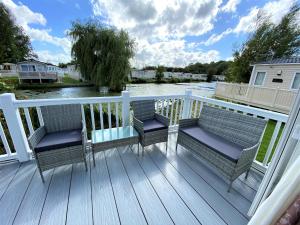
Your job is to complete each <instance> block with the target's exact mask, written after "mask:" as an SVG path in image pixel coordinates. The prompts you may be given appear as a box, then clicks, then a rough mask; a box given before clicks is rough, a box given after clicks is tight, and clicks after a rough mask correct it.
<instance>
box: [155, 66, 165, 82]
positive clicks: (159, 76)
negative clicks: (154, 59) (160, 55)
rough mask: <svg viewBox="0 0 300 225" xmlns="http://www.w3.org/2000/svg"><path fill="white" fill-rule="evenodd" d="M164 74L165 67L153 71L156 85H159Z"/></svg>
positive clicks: (158, 67)
mask: <svg viewBox="0 0 300 225" xmlns="http://www.w3.org/2000/svg"><path fill="white" fill-rule="evenodd" d="M164 72H165V67H163V66H157V68H156V71H155V79H156V83H161V81H162V79H163V78H164Z"/></svg>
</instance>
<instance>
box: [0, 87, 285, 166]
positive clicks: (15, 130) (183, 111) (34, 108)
mask: <svg viewBox="0 0 300 225" xmlns="http://www.w3.org/2000/svg"><path fill="white" fill-rule="evenodd" d="M147 99H154V100H155V101H156V104H155V106H156V112H157V113H160V114H162V115H164V116H167V117H168V118H170V132H176V131H177V127H178V121H179V119H181V118H195V117H199V116H200V115H201V110H202V107H203V105H205V104H208V105H212V106H215V107H221V108H225V109H227V110H233V111H236V112H238V113H243V114H248V115H250V116H254V117H262V118H264V119H266V120H273V121H275V122H276V126H275V129H274V131H273V134H272V137H271V140H270V142H269V145H268V147H267V151H266V154H265V157H264V160H263V162H258V161H256V160H255V161H254V163H253V167H255V168H256V169H258V170H260V171H261V172H264V171H265V170H266V168H267V166H268V162H269V161H270V157H271V155H272V150H273V148H274V145H275V142H276V138H277V137H278V135H279V133H280V132H279V131H280V127H281V126H282V124H284V123H286V122H287V119H288V116H287V115H285V114H281V113H277V112H272V111H268V110H263V109H258V108H254V107H249V106H244V105H239V104H234V103H229V102H225V101H221V100H217V99H212V98H206V97H202V96H195V95H193V94H192V91H191V90H187V91H186V93H185V94H184V95H165V96H130V95H129V92H128V91H123V92H122V95H121V96H114V97H89V98H63V99H35V100H17V99H15V96H14V94H10V93H6V94H2V95H1V96H0V110H1V111H2V112H3V115H4V119H2V120H1V121H0V136H1V140H2V143H3V152H2V153H0V154H1V155H0V161H6V160H14V159H15V160H19V161H20V162H24V161H28V160H30V159H31V150H30V149H29V146H28V143H27V137H26V136H28V135H30V134H32V133H33V132H34V130H35V129H37V128H38V127H36V126H39V125H40V126H41V125H43V118H42V115H41V113H40V107H41V106H46V105H63V104H81V106H82V107H81V109H82V110H81V111H82V115H83V118H84V122H85V124H86V126H87V127H89V128H90V129H92V130H95V129H104V128H105V126H107V127H108V128H112V127H119V126H126V125H128V124H130V122H131V112H130V102H131V101H137V100H147ZM87 108H88V110H89V113H88V114H89V115H87ZM21 112H22V114H21ZM30 112H31V113H30ZM95 112H97V114H98V115H97V114H96V113H95ZM34 113H35V114H36V115H37V117H38V125H34V121H33V115H32V114H34ZM104 114H105V115H106V116H107V118H104ZM87 117H88V118H89V119H88V120H87V119H86V118H87ZM105 119H107V120H108V121H107V122H108V123H107V124H106V123H105ZM3 127H8V130H9V132H5V129H4V128H3ZM25 131H26V132H25ZM262 137H263V136H262ZM9 140H12V143H10V141H9ZM0 147H1V146H0Z"/></svg>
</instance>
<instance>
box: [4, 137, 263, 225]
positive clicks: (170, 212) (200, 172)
mask: <svg viewBox="0 0 300 225" xmlns="http://www.w3.org/2000/svg"><path fill="white" fill-rule="evenodd" d="M175 140H176V136H175V134H172V135H170V136H169V148H168V154H167V155H165V152H164V149H165V147H164V146H165V144H164V143H162V144H157V145H153V146H150V147H148V148H146V154H145V156H144V157H142V156H139V157H138V156H137V154H136V153H135V152H132V151H131V150H130V149H129V148H128V147H124V148H118V149H112V150H108V151H105V152H100V153H97V154H96V167H93V166H92V165H91V164H89V170H88V172H86V171H85V168H84V165H83V164H75V165H73V166H71V165H70V166H63V167H59V168H56V169H54V170H50V171H48V172H45V180H46V182H45V184H43V183H42V181H41V179H40V176H39V174H38V171H37V169H36V165H35V163H34V161H31V162H28V163H22V164H20V163H10V164H5V165H1V166H0V210H1V213H0V221H1V222H0V223H1V225H8V224H18V225H37V224H41V225H50V224H51V225H62V224H66V225H92V224H95V225H98V224H104V225H110V224H128V225H133V224H138V225H142V224H151V225H160V224H161V225H168V224H182V225H186V224H189V225H192V224H202V225H224V224H230V225H243V224H247V222H248V217H247V215H246V213H247V211H248V209H249V207H250V204H251V201H252V200H253V198H254V195H255V193H256V190H257V187H258V185H259V183H260V181H261V178H262V177H261V175H258V174H257V173H255V172H254V171H251V172H250V175H249V177H248V179H247V180H245V179H244V176H241V177H240V178H239V179H238V180H236V181H235V182H234V184H233V190H232V191H231V192H230V193H227V185H228V184H227V183H226V182H225V181H223V179H221V178H220V177H219V176H218V175H217V174H216V173H214V172H213V171H212V170H211V169H210V168H208V167H207V165H205V163H204V162H201V161H200V160H199V159H197V158H196V157H195V156H193V155H192V154H191V153H190V152H188V151H187V150H185V149H184V148H182V147H179V151H178V155H176V154H175V153H174V149H175ZM136 149H137V148H136V146H135V147H134V151H136ZM160 149H161V150H160Z"/></svg>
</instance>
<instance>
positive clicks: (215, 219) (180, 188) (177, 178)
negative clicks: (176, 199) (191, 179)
mask: <svg viewBox="0 0 300 225" xmlns="http://www.w3.org/2000/svg"><path fill="white" fill-rule="evenodd" d="M153 151H156V150H153ZM153 151H150V152H149V153H147V156H146V157H148V154H149V155H150V157H151V159H152V160H153V161H154V162H155V164H156V166H157V167H158V168H159V169H160V170H161V172H162V173H163V174H164V175H165V177H166V178H167V180H168V181H169V183H170V184H171V185H172V186H173V188H174V189H175V190H176V192H177V193H178V194H179V195H180V197H181V198H182V199H183V201H184V202H185V204H186V205H187V206H188V207H189V208H190V210H191V211H193V213H194V215H195V216H196V217H197V218H198V220H199V221H200V223H201V224H202V225H211V224H214V225H225V224H226V223H225V221H224V220H223V218H221V217H220V216H219V215H218V214H217V213H216V212H215V211H214V209H212V208H211V207H210V205H209V204H207V203H206V202H205V201H204V199H203V198H202V197H201V196H200V195H199V194H198V193H197V192H196V191H195V190H194V189H193V188H192V187H191V186H190V184H189V183H188V182H187V181H186V180H185V179H184V177H182V176H181V175H180V174H179V173H178V172H177V171H176V169H175V168H174V167H173V166H172V165H171V164H170V163H169V162H166V161H162V160H160V158H159V157H157V155H156V154H153Z"/></svg>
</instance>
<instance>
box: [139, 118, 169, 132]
mask: <svg viewBox="0 0 300 225" xmlns="http://www.w3.org/2000/svg"><path fill="white" fill-rule="evenodd" d="M143 123H144V132H145V133H148V132H152V131H156V130H162V129H167V128H168V127H167V126H166V125H164V124H163V123H161V122H159V121H158V120H156V119H150V120H144V121H143Z"/></svg>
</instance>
